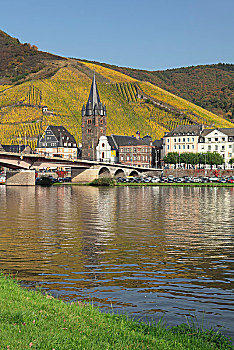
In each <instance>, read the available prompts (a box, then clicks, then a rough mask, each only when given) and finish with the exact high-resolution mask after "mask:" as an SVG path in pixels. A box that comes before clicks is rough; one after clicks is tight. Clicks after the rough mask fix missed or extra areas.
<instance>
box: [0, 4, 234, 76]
mask: <svg viewBox="0 0 234 350" xmlns="http://www.w3.org/2000/svg"><path fill="white" fill-rule="evenodd" d="M0 5H1V6H0V8H1V11H0V29H1V30H3V31H5V32H7V33H8V34H9V35H11V36H13V37H17V38H19V40H20V41H21V42H23V43H24V42H29V43H31V44H33V45H36V46H37V47H38V48H39V50H42V51H47V52H50V53H54V54H57V55H61V56H65V57H75V58H81V59H87V60H94V61H98V62H106V63H109V64H114V65H118V66H123V67H131V68H138V69H147V70H160V69H169V68H177V67H185V66H191V65H199V64H211V63H218V62H223V63H234V19H233V18H234V0H222V1H221V0H162V1H161V0H99V1H98V0H96V1H95V0H82V1H80V0H40V1H35V0H0Z"/></svg>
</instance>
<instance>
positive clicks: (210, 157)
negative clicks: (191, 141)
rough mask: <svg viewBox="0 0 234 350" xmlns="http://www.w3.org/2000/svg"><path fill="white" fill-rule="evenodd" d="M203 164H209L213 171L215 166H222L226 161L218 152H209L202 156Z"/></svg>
mask: <svg viewBox="0 0 234 350" xmlns="http://www.w3.org/2000/svg"><path fill="white" fill-rule="evenodd" d="M200 159H201V164H209V165H210V167H211V169H212V167H213V165H222V164H223V163H224V159H223V157H222V156H221V154H219V153H218V152H207V153H202V154H201V158H200Z"/></svg>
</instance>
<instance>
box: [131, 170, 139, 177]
mask: <svg viewBox="0 0 234 350" xmlns="http://www.w3.org/2000/svg"><path fill="white" fill-rule="evenodd" d="M138 175H139V173H138V171H136V170H132V171H130V173H129V176H138Z"/></svg>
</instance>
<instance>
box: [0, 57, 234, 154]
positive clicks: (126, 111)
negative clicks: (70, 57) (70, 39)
mask: <svg viewBox="0 0 234 350" xmlns="http://www.w3.org/2000/svg"><path fill="white" fill-rule="evenodd" d="M84 64H86V65H87V66H88V65H89V68H90V69H94V70H95V71H97V72H98V73H99V74H101V75H103V76H104V77H106V78H108V79H110V80H111V81H113V83H105V82H102V83H100V82H98V90H99V94H100V98H101V101H102V102H103V103H105V104H106V108H107V135H110V134H119V135H135V132H136V131H137V130H139V131H140V133H141V135H142V136H144V135H146V134H149V135H151V136H152V138H153V139H159V138H161V137H163V135H164V133H165V132H167V131H170V130H172V129H173V128H175V127H176V126H178V125H181V124H182V125H187V124H191V123H192V122H195V121H196V122H203V123H205V124H206V123H207V125H208V124H209V125H210V124H212V123H213V124H214V125H215V126H216V127H233V124H231V123H229V122H227V121H225V120H223V119H222V118H219V117H218V116H215V115H214V114H212V113H210V112H208V111H206V110H204V109H202V108H200V107H198V106H195V105H193V104H192V103H189V102H187V101H185V100H183V99H180V98H179V97H177V96H175V95H173V94H170V93H168V92H166V91H164V90H162V89H159V88H157V87H155V86H154V85H152V84H149V83H144V82H139V81H136V80H134V79H132V78H129V77H127V76H125V75H124V74H122V73H118V72H115V71H112V70H110V69H107V68H104V67H100V66H98V65H93V64H88V63H84ZM93 66H94V67H93ZM92 67H93V68H92ZM91 82H92V80H91V79H90V78H89V77H88V76H87V75H86V74H85V73H83V72H81V71H80V70H77V69H75V68H73V67H71V66H67V67H63V68H61V69H60V70H58V71H57V73H56V74H55V75H54V76H53V77H51V78H48V79H42V80H35V81H28V82H25V83H23V84H20V85H16V86H8V87H7V88H6V89H4V88H2V89H1V91H0V143H2V144H17V143H19V142H22V143H23V142H25V137H26V140H27V143H28V144H29V145H30V146H31V147H33V148H35V146H36V142H37V138H38V136H39V135H40V134H41V133H42V132H43V131H44V130H45V128H46V127H47V126H48V125H63V126H64V127H65V128H66V129H67V130H68V131H69V132H70V133H71V134H72V135H73V136H74V137H75V139H76V141H77V143H81V109H82V105H83V104H86V102H87V100H88V96H89V91H90V86H91ZM137 84H138V85H139V87H140V89H141V90H142V91H143V93H144V94H145V95H148V96H150V97H151V98H152V99H155V100H157V101H162V102H164V103H167V104H168V105H171V106H173V107H174V108H176V109H178V110H180V111H183V113H184V114H185V116H186V117H181V116H179V115H178V113H171V112H169V111H167V110H165V109H162V108H159V107H157V106H155V105H154V104H153V103H151V102H152V101H151V102H150V103H149V102H147V101H146V100H145V99H141V98H138V96H137V88H136V85H137ZM3 87H4V86H3ZM38 93H39V94H41V96H42V100H41V99H40V103H41V105H37V103H38V98H37V96H35V95H36V94H38ZM44 105H46V106H48V110H49V111H50V112H49V113H44V114H43V113H42V106H44ZM20 140H24V141H20Z"/></svg>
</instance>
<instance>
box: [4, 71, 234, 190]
mask: <svg viewBox="0 0 234 350" xmlns="http://www.w3.org/2000/svg"><path fill="white" fill-rule="evenodd" d="M42 112H43V113H45V114H48V113H50V112H48V107H47V106H43V107H42ZM107 121H108V117H107V110H106V106H105V104H102V102H101V100H100V97H99V92H98V88H97V83H96V79H95V75H94V77H93V81H92V85H91V89H90V93H89V98H88V101H87V104H86V106H85V105H83V107H82V125H81V127H82V143H81V145H77V142H76V139H75V137H74V136H73V135H71V133H70V132H68V130H67V129H66V128H65V127H64V126H62V125H60V126H58V125H48V126H47V127H46V129H45V130H44V132H43V133H42V135H41V136H39V137H38V141H37V145H36V148H35V150H33V149H32V148H31V147H30V146H29V145H28V144H27V143H26V140H25V144H23V143H22V144H21V143H18V144H13V145H5V144H0V151H1V155H0V157H2V159H1V163H2V165H4V160H5V161H6V164H5V165H6V168H8V167H9V168H11V167H12V168H13V169H16V168H17V165H16V163H18V164H19V167H18V168H19V169H22V168H23V163H26V164H25V169H27V176H26V177H25V176H23V175H22V170H20V171H19V172H16V174H15V175H14V176H12V175H13V174H14V173H13V172H12V171H10V172H9V171H6V172H4V171H3V172H2V175H1V182H5V177H6V176H7V174H8V173H9V178H8V177H7V180H6V183H7V184H11V183H12V184H14V181H16V183H17V184H22V185H25V184H27V181H29V183H30V184H32V183H33V182H34V178H35V175H33V174H34V173H33V172H32V173H31V174H32V176H31V178H30V176H29V172H28V169H32V168H34V171H35V174H36V178H35V180H36V181H35V182H39V183H40V181H42V179H41V178H42V177H43V179H45V177H48V181H49V180H50V181H51V182H57V181H58V182H64V181H66V182H70V181H72V182H82V183H87V182H90V181H92V180H95V179H98V178H100V177H107V178H115V179H116V181H117V182H121V183H129V182H131V183H172V182H174V183H208V182H212V183H214V182H216V183H234V128H205V126H204V125H202V124H194V125H178V126H177V127H176V128H175V129H173V130H172V131H170V132H166V133H165V134H164V136H163V137H162V138H161V139H156V140H153V139H152V137H151V136H150V135H148V134H147V135H144V136H143V137H141V134H140V130H137V131H136V133H135V135H131V136H127V135H115V134H111V135H110V136H107V135H106V129H107ZM13 154H14V155H13ZM17 154H18V155H19V156H17ZM30 155H32V157H31V156H30ZM35 155H40V159H41V160H40V167H38V166H37V164H38V162H39V159H38V157H36V158H35ZM57 158H59V160H57ZM20 160H22V161H21V162H20ZM34 160H36V162H35V163H34ZM74 161H76V162H78V163H74ZM86 161H89V162H88V163H86ZM69 162H70V164H72V162H73V164H72V166H69ZM45 163H46V164H47V165H48V166H47V167H44V166H42V165H43V164H45ZM49 164H50V166H49ZM56 164H58V165H59V166H57V167H55V165H56ZM75 164H82V168H80V167H79V169H78V170H77V168H76V167H75V166H74V165H75ZM87 168H88V169H87ZM49 170H54V171H53V175H52V173H51V174H50V173H49V175H47V176H44V175H45V173H46V174H48V171H49ZM74 174H75V175H74ZM68 175H69V176H68ZM177 175H180V176H177ZM21 176H22V179H23V180H22V181H21V179H20V178H21ZM24 181H26V183H24Z"/></svg>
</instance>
